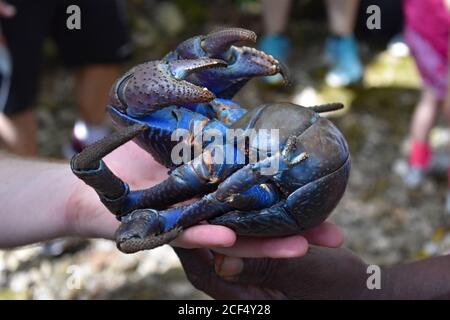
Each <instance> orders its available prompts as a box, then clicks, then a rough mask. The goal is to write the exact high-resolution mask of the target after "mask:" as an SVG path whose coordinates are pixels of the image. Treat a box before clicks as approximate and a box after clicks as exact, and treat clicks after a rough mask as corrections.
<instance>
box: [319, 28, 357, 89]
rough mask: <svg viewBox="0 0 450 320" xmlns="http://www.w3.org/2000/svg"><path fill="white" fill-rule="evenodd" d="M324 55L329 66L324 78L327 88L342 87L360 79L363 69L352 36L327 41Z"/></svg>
mask: <svg viewBox="0 0 450 320" xmlns="http://www.w3.org/2000/svg"><path fill="white" fill-rule="evenodd" d="M325 55H326V58H327V59H328V60H329V62H330V64H331V70H330V71H329V72H328V73H327V75H326V77H325V82H326V83H327V84H328V85H329V86H332V87H343V86H347V85H349V84H352V83H355V82H357V81H359V80H360V79H361V77H362V72H363V68H362V64H361V61H360V60H359V55H358V47H357V44H356V41H355V38H354V37H353V36H347V37H333V38H330V39H328V40H327V42H326V44H325Z"/></svg>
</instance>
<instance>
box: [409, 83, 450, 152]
mask: <svg viewBox="0 0 450 320" xmlns="http://www.w3.org/2000/svg"><path fill="white" fill-rule="evenodd" d="M437 109H438V101H437V99H436V97H435V95H434V94H433V92H432V91H431V90H429V89H423V91H422V96H421V98H420V100H419V103H418V104H417V106H416V109H415V110H414V114H413V117H412V121H411V128H410V136H411V139H412V140H413V141H420V142H423V143H426V142H427V141H428V136H429V134H430V131H431V129H432V128H433V125H434V122H435V120H436V115H437ZM446 109H450V108H444V114H446V115H447V116H448V119H450V113H447V112H445V110H446Z"/></svg>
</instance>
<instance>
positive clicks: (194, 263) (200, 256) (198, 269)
mask: <svg viewBox="0 0 450 320" xmlns="http://www.w3.org/2000/svg"><path fill="white" fill-rule="evenodd" d="M174 250H175V253H176V254H177V255H178V258H179V259H180V262H181V264H182V266H183V269H184V272H185V273H186V277H187V278H188V280H189V281H190V282H191V283H192V285H193V286H194V287H195V288H197V289H198V290H201V291H204V292H205V293H206V294H208V295H210V296H211V297H213V298H215V299H249V298H250V297H258V296H255V295H251V294H250V293H249V292H248V290H246V288H245V287H242V286H241V285H239V284H236V283H233V282H230V281H227V280H224V279H222V278H221V277H219V276H218V275H217V274H216V273H215V272H214V265H213V263H214V260H213V255H212V254H211V253H210V251H209V250H206V249H193V250H192V249H183V248H174Z"/></svg>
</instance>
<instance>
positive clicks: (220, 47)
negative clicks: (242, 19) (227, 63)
mask: <svg viewBox="0 0 450 320" xmlns="http://www.w3.org/2000/svg"><path fill="white" fill-rule="evenodd" d="M239 42H253V43H255V42H256V33H254V32H253V31H250V30H247V29H242V28H227V29H222V30H219V31H216V32H212V33H210V34H208V35H207V36H206V37H205V39H203V41H202V42H201V46H202V48H203V50H205V52H206V53H207V54H208V56H209V57H211V58H222V59H227V58H228V57H226V56H225V55H226V52H227V51H228V49H230V48H231V46H232V45H235V44H237V43H239Z"/></svg>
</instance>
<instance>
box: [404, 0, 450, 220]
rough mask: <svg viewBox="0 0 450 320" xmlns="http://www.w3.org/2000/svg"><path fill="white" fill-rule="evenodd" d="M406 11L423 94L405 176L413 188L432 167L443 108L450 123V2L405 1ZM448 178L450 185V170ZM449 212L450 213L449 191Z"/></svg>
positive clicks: (413, 124) (449, 199)
mask: <svg viewBox="0 0 450 320" xmlns="http://www.w3.org/2000/svg"><path fill="white" fill-rule="evenodd" d="M403 7H404V14H405V28H404V39H405V41H406V43H407V44H408V46H409V48H410V51H411V54H412V56H413V57H414V61H415V63H416V66H417V69H418V71H419V74H420V77H421V80H422V94H421V97H420V100H419V101H418V103H417V105H416V108H415V110H414V113H413V116H412V119H411V125H410V148H409V156H408V164H409V170H408V171H407V172H406V174H405V175H404V181H405V184H406V185H407V186H408V187H411V188H414V187H417V186H419V185H420V184H421V182H422V181H423V179H424V177H425V173H426V170H427V169H428V167H429V164H430V160H431V148H430V144H429V134H430V131H431V129H432V128H433V126H434V123H435V121H436V117H437V114H438V109H439V106H440V105H441V104H442V105H443V109H442V111H443V114H444V116H445V117H446V118H447V119H448V120H449V121H450V90H449V87H448V86H449V84H448V80H447V79H448V72H449V63H448V58H449V56H448V54H449V41H448V39H449V36H450V1H445V0H429V1H420V0H404V1H403ZM448 175H449V181H450V168H449V171H448ZM449 190H450V184H449ZM446 209H447V211H448V212H450V191H449V192H448V195H447V203H446Z"/></svg>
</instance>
